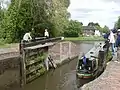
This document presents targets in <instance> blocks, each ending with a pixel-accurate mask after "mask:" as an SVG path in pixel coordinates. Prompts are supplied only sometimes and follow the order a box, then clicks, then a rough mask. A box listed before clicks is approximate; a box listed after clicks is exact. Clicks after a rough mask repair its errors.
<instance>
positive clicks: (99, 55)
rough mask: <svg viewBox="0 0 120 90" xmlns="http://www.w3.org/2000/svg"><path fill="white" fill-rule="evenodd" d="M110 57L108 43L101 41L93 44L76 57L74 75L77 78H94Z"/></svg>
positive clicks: (102, 69)
mask: <svg viewBox="0 0 120 90" xmlns="http://www.w3.org/2000/svg"><path fill="white" fill-rule="evenodd" d="M110 59H112V54H111V52H110V50H109V43H108V42H105V43H104V42H102V43H98V44H97V45H95V46H94V47H93V48H92V49H91V50H90V51H89V52H88V53H86V54H83V56H82V57H79V58H78V63H77V67H76V76H77V78H79V79H88V78H95V77H97V75H98V74H100V73H101V72H102V71H104V69H105V68H106V65H107V62H108V61H109V60H110Z"/></svg>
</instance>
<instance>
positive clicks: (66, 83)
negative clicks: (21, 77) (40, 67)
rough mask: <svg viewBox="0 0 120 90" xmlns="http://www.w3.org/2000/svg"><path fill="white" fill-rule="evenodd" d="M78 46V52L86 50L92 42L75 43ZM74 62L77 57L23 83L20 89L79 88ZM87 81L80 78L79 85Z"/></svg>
mask: <svg viewBox="0 0 120 90" xmlns="http://www.w3.org/2000/svg"><path fill="white" fill-rule="evenodd" d="M77 44H79V46H80V53H81V54H82V53H86V52H88V51H89V50H90V49H91V48H92V47H93V45H94V43H85V42H84V43H77ZM76 63H77V59H74V60H72V61H70V62H69V63H67V64H64V65H62V66H60V67H59V68H57V69H55V70H51V71H50V72H47V73H46V74H44V75H43V76H41V77H39V78H38V79H36V80H34V81H32V82H31V83H29V84H27V85H25V87H24V89H22V90H80V89H79V88H78V87H77V83H76V72H75V70H76ZM85 83H87V82H86V81H81V80H80V84H81V85H80V86H82V85H83V84H85Z"/></svg>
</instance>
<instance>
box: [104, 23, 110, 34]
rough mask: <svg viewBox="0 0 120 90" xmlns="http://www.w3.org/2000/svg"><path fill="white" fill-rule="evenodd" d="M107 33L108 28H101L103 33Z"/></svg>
mask: <svg viewBox="0 0 120 90" xmlns="http://www.w3.org/2000/svg"><path fill="white" fill-rule="evenodd" d="M108 32H109V28H108V27H107V26H106V25H105V26H104V28H103V33H108Z"/></svg>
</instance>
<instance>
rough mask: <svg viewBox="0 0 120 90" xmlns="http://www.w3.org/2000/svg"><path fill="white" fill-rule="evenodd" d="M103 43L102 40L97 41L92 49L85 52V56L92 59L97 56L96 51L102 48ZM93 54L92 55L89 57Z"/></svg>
mask: <svg viewBox="0 0 120 90" xmlns="http://www.w3.org/2000/svg"><path fill="white" fill-rule="evenodd" d="M104 45H105V43H104V42H100V43H97V44H96V45H95V46H94V47H93V48H92V49H90V51H89V52H87V53H86V54H85V57H86V58H89V60H93V59H94V57H98V54H99V53H98V52H99V51H100V50H103V46H104ZM91 56H93V57H91ZM79 58H80V59H83V57H79Z"/></svg>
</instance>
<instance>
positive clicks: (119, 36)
mask: <svg viewBox="0 0 120 90" xmlns="http://www.w3.org/2000/svg"><path fill="white" fill-rule="evenodd" d="M116 47H117V48H118V47H120V29H118V31H117V39H116Z"/></svg>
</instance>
